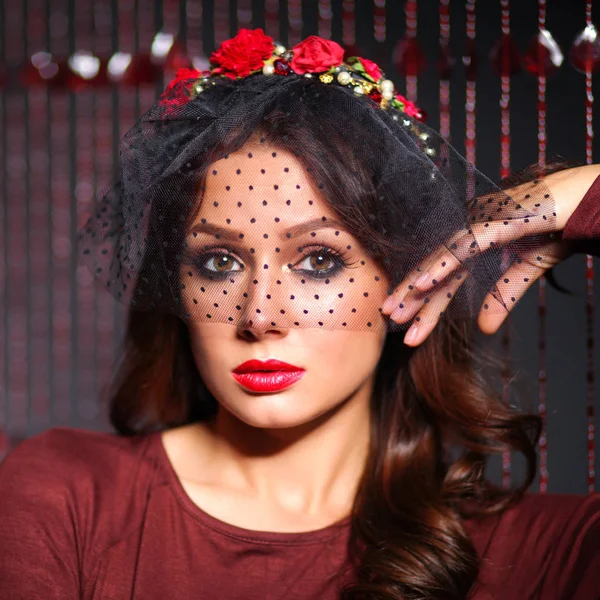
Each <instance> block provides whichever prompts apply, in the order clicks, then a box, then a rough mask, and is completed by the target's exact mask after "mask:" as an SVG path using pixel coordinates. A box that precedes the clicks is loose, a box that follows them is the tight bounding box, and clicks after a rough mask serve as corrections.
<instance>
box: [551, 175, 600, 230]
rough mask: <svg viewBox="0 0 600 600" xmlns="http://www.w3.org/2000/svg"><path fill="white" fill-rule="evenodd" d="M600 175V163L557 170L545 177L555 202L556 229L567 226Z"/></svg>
mask: <svg viewBox="0 0 600 600" xmlns="http://www.w3.org/2000/svg"><path fill="white" fill-rule="evenodd" d="M599 175H600V164H594V165H585V166H582V167H574V168H572V169H564V170H562V171H557V172H556V173H552V174H550V175H547V176H545V177H544V178H543V181H544V183H545V184H546V185H547V186H548V188H549V190H550V193H551V194H552V197H553V198H554V202H555V207H556V208H555V212H556V230H557V231H561V230H563V229H564V228H565V225H566V224H567V221H568V220H569V218H570V217H571V216H572V215H573V213H574V212H575V210H576V209H577V207H578V206H579V204H580V203H581V201H582V200H583V198H584V196H585V195H586V193H587V191H588V190H589V189H590V187H591V185H592V183H594V181H595V179H596V178H597V177H598V176H599Z"/></svg>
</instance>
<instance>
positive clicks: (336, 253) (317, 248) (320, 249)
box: [193, 242, 355, 280]
mask: <svg viewBox="0 0 600 600" xmlns="http://www.w3.org/2000/svg"><path fill="white" fill-rule="evenodd" d="M306 247H307V246H305V247H304V248H306ZM308 247H310V248H314V249H313V250H312V251H311V252H308V253H307V254H304V255H303V256H302V258H301V259H300V260H299V261H298V263H300V262H302V261H304V260H305V259H307V258H310V257H311V256H319V255H321V256H325V257H326V258H330V259H331V260H332V261H333V263H334V265H333V267H331V268H329V269H327V270H326V271H310V270H307V269H297V272H300V273H302V274H303V275H306V276H308V277H311V278H313V279H326V278H328V277H335V276H336V275H337V274H338V273H339V271H340V270H341V269H348V268H351V266H352V265H353V264H355V263H349V262H348V261H347V260H346V258H347V256H348V252H347V251H344V250H340V249H339V248H334V247H332V246H328V245H326V244H322V243H319V242H317V243H314V242H313V243H312V244H311V245H310V246H308ZM212 249H213V248H209V249H208V250H212ZM216 249H219V250H220V252H203V253H202V254H200V255H199V256H196V257H194V259H193V262H194V265H195V266H196V268H197V269H198V271H200V274H201V275H202V276H204V277H207V278H209V279H211V280H215V279H216V280H219V279H226V278H227V277H230V276H231V275H232V274H233V273H239V272H241V271H243V270H244V269H243V268H242V269H238V270H236V271H224V272H222V273H217V272H216V271H211V270H210V269H207V268H206V267H204V265H205V264H206V261H207V260H208V259H210V258H214V257H222V256H230V257H232V258H234V260H236V261H237V262H241V261H238V260H237V259H235V257H233V255H232V254H231V253H230V252H229V251H227V250H223V249H220V248H218V247H215V250H216ZM298 263H296V264H298Z"/></svg>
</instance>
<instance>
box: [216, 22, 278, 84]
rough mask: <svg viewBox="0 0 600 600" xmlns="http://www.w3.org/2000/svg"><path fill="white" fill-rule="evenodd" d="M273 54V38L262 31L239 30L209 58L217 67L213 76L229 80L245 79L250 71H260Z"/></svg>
mask: <svg viewBox="0 0 600 600" xmlns="http://www.w3.org/2000/svg"><path fill="white" fill-rule="evenodd" d="M272 54H273V38H272V37H271V36H269V35H266V34H265V33H264V31H263V30H262V29H240V30H239V31H238V34H237V35H236V36H235V37H234V38H231V39H230V40H225V41H224V42H223V43H222V44H221V45H220V46H219V48H218V49H217V50H215V52H213V53H212V55H211V57H210V62H211V63H213V64H215V65H217V67H216V68H215V69H213V70H212V72H213V74H216V75H219V74H221V75H225V77H229V79H236V78H237V77H246V76H247V75H250V72H251V71H256V70H258V69H262V68H263V66H264V61H265V60H266V59H267V58H271V55H272Z"/></svg>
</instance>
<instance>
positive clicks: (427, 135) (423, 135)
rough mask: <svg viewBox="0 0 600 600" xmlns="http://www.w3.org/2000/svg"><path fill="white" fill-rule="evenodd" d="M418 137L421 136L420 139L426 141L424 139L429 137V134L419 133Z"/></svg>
mask: <svg viewBox="0 0 600 600" xmlns="http://www.w3.org/2000/svg"><path fill="white" fill-rule="evenodd" d="M419 137H420V138H421V139H422V140H423V141H424V142H426V141H427V140H428V139H429V134H428V133H421V134H420V135H419Z"/></svg>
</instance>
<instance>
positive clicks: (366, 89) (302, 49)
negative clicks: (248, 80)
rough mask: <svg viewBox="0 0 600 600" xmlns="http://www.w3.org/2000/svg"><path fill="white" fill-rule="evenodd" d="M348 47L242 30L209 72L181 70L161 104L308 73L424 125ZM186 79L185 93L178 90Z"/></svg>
mask: <svg viewBox="0 0 600 600" xmlns="http://www.w3.org/2000/svg"><path fill="white" fill-rule="evenodd" d="M343 58H344V49H343V48H342V47H341V46H340V45H339V44H337V43H336V42H333V41H331V40H326V39H324V38H321V37H319V36H316V35H311V36H310V37H308V38H306V39H305V40H303V41H302V42H300V43H299V44H297V45H296V46H294V47H293V48H292V49H291V50H288V49H287V48H285V47H284V46H282V45H281V44H275V43H274V41H273V38H272V37H270V36H268V35H266V34H265V33H264V32H263V30H262V29H260V28H259V29H240V31H239V32H238V34H237V35H236V36H235V37H233V38H231V39H229V40H225V41H224V42H223V43H222V44H221V45H220V46H219V48H218V49H217V50H215V52H213V54H212V55H211V57H210V63H211V65H212V68H211V69H210V70H209V71H198V70H197V69H179V70H178V71H177V73H176V75H175V77H174V78H173V80H172V81H171V82H170V83H169V85H168V86H167V88H166V90H165V92H164V93H163V95H162V96H161V99H160V104H161V105H166V106H168V107H169V108H175V107H177V106H182V105H184V104H186V103H187V102H188V101H190V100H191V99H193V98H194V97H196V96H197V95H198V94H201V93H202V92H203V91H204V90H205V89H207V88H208V87H210V86H212V85H215V81H216V79H218V78H221V77H227V78H229V79H233V80H235V79H240V78H242V77H248V76H249V75H254V74H258V73H261V74H262V75H265V76H284V77H285V76H287V75H302V76H304V77H308V78H311V77H318V78H319V81H320V82H321V83H323V84H325V85H330V84H337V85H341V86H343V87H346V88H350V89H352V91H353V92H354V94H356V95H357V96H367V97H368V98H370V100H372V101H373V102H374V103H375V104H376V105H378V106H379V107H380V108H382V109H388V108H394V109H396V110H400V111H402V112H404V113H406V114H407V115H409V116H411V117H414V118H416V119H417V120H419V121H424V120H425V118H426V115H425V113H424V111H423V110H422V109H420V108H419V107H418V106H416V105H415V104H414V103H413V102H411V101H410V100H408V99H407V98H405V97H404V96H402V95H401V94H399V93H398V92H397V90H396V88H395V86H394V83H393V82H392V81H391V80H390V79H386V77H385V73H384V72H383V71H382V70H381V68H380V67H379V66H378V65H377V64H375V63H374V62H372V61H370V60H368V59H366V58H361V57H359V56H352V57H350V58H348V59H347V60H346V61H344V60H343ZM182 81H186V82H189V85H184V86H182V88H181V91H180V93H175V90H174V89H173V88H174V87H175V85H176V84H178V83H179V82H182Z"/></svg>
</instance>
